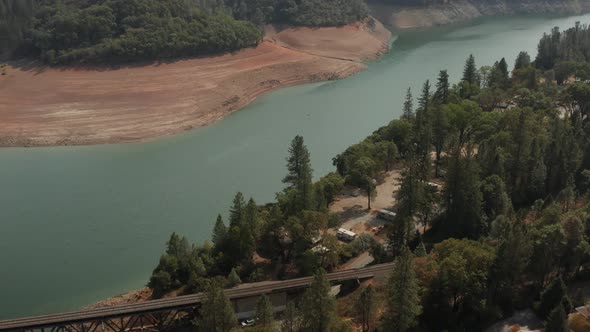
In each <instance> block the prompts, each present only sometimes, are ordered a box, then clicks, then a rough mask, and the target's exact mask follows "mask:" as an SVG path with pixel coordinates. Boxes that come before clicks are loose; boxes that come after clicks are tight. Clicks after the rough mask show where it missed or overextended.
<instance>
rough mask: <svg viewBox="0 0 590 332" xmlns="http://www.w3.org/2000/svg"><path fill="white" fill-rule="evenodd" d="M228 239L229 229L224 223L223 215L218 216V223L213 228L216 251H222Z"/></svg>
mask: <svg viewBox="0 0 590 332" xmlns="http://www.w3.org/2000/svg"><path fill="white" fill-rule="evenodd" d="M226 238H227V227H226V226H225V224H224V223H223V218H222V217H221V215H217V221H216V222H215V227H213V236H212V240H213V244H214V245H215V248H216V249H220V248H221V247H222V246H223V244H224V242H225V240H226Z"/></svg>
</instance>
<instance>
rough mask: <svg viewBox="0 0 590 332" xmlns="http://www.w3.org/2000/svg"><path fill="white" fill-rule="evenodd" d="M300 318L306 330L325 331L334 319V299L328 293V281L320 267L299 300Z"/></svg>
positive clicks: (328, 329)
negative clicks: (300, 300)
mask: <svg viewBox="0 0 590 332" xmlns="http://www.w3.org/2000/svg"><path fill="white" fill-rule="evenodd" d="M301 311H302V320H303V325H304V327H305V330H306V331H314V332H315V331H317V332H325V331H330V328H331V326H332V324H333V323H334V320H335V315H336V301H335V299H334V298H333V297H332V295H330V283H329V282H328V278H327V274H326V271H324V269H322V268H320V269H318V270H317V272H316V273H315V274H314V276H313V281H312V282H311V285H310V286H309V288H308V289H307V290H306V291H305V294H304V295H303V299H302V302H301Z"/></svg>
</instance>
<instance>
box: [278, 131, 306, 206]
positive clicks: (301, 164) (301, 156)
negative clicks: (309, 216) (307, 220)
mask: <svg viewBox="0 0 590 332" xmlns="http://www.w3.org/2000/svg"><path fill="white" fill-rule="evenodd" d="M287 171H288V173H287V175H286V176H285V178H284V179H283V183H285V184H287V185H288V187H287V188H286V189H285V191H286V192H289V191H293V193H294V198H293V202H291V204H292V206H291V212H292V213H297V212H299V211H303V210H309V209H311V207H312V204H313V201H312V194H313V192H312V173H313V170H312V168H311V160H310V156H309V151H308V150H307V147H306V146H305V144H304V141H303V137H302V136H299V135H297V136H295V138H294V139H293V141H291V146H290V147H289V157H288V158H287Z"/></svg>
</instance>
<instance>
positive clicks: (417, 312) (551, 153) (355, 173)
mask: <svg viewBox="0 0 590 332" xmlns="http://www.w3.org/2000/svg"><path fill="white" fill-rule="evenodd" d="M556 31H558V30H556V29H554V31H553V32H552V34H551V35H547V36H544V37H543V38H542V39H541V41H540V42H539V51H538V55H537V58H536V60H535V61H531V57H530V56H529V55H528V54H527V53H526V52H520V53H519V54H518V56H517V59H516V62H515V64H514V66H513V69H512V70H510V69H509V65H508V64H507V62H506V61H505V59H499V60H498V61H497V62H495V63H494V64H493V65H492V66H483V67H480V68H478V67H477V66H476V59H475V58H474V57H473V56H469V57H468V59H467V60H466V62H465V67H464V72H463V76H462V78H461V80H460V81H459V83H457V84H451V83H450V78H449V75H448V73H447V71H446V70H441V71H440V73H439V76H438V78H437V79H436V82H435V83H433V84H431V83H430V82H429V81H426V82H425V83H424V85H423V87H422V90H421V92H420V94H419V98H418V99H417V103H415V100H414V98H413V97H412V92H411V90H410V89H408V91H407V97H406V101H405V102H404V104H403V105H400V107H401V111H402V112H401V113H402V116H401V117H400V119H396V120H393V121H391V122H390V123H389V124H387V125H386V126H384V127H382V128H379V129H378V130H376V131H375V132H374V133H373V134H372V135H370V136H369V137H367V138H366V139H365V140H363V141H362V142H360V143H358V144H355V145H353V146H351V147H349V148H348V149H346V150H345V151H344V152H342V153H341V154H339V155H337V156H336V157H335V158H334V159H333V160H334V165H335V166H336V170H337V171H336V172H333V173H330V174H328V175H326V176H324V177H323V178H321V179H320V180H319V181H317V182H315V183H314V182H312V168H311V164H310V155H309V152H308V150H307V148H306V146H305V144H304V141H303V138H302V137H300V136H297V137H295V138H294V139H293V141H292V143H291V146H290V149H289V151H288V154H287V156H288V157H287V165H286V166H287V167H286V168H287V171H286V176H285V178H284V180H283V182H284V184H285V189H284V190H283V191H282V192H280V193H278V194H277V200H276V202H273V203H269V204H266V205H264V206H259V205H257V204H256V202H255V201H254V200H252V199H249V200H246V199H245V198H244V197H243V195H242V194H240V193H238V194H237V195H236V196H235V198H234V200H233V202H232V204H231V209H230V213H229V224H226V223H225V222H224V220H223V219H222V217H221V216H219V217H218V219H217V221H216V223H215V227H214V231H213V237H212V242H211V243H209V242H207V243H205V244H204V245H202V246H198V245H192V246H191V245H190V244H189V243H188V241H187V239H186V238H184V237H181V236H179V235H177V234H173V235H172V236H171V237H170V240H169V241H168V243H167V250H166V253H165V254H164V255H163V256H162V257H161V259H160V262H159V264H158V266H157V268H156V269H155V270H154V273H153V275H152V277H151V279H150V281H149V286H150V287H151V288H152V289H154V291H155V294H156V296H159V295H162V294H165V293H167V292H169V291H172V290H176V289H180V290H181V291H183V292H187V293H190V292H197V291H204V292H205V294H206V295H207V298H208V299H211V301H209V302H207V303H205V304H204V306H203V308H202V312H201V313H202V315H201V317H200V318H197V319H196V320H195V321H194V324H195V326H196V327H197V328H198V329H200V330H203V331H206V330H218V331H222V330H224V331H226V330H229V329H222V328H219V326H221V325H223V326H224V327H227V326H230V327H231V326H235V324H236V320H235V316H234V315H233V310H232V308H231V305H228V304H227V303H229V302H228V300H227V298H225V296H224V295H223V292H222V291H221V290H222V289H223V287H231V286H234V285H237V284H239V283H241V282H254V281H260V280H268V279H271V278H272V279H283V278H288V277H292V276H296V275H310V274H314V282H313V283H312V286H311V287H310V288H309V289H308V290H307V291H306V292H305V294H304V295H303V296H302V297H301V298H300V299H299V300H297V301H292V302H290V303H289V306H288V308H287V311H286V312H285V313H284V314H283V326H282V330H284V331H346V330H351V325H350V320H346V319H343V318H342V317H341V315H343V313H342V312H345V315H346V316H347V317H352V318H353V322H355V323H356V324H358V325H357V326H362V328H363V330H365V331H370V330H376V331H377V330H378V331H482V330H484V329H485V328H486V327H488V326H490V325H491V324H492V323H493V322H496V321H498V320H500V319H502V318H504V317H509V316H510V315H512V313H514V312H515V311H516V310H522V309H525V308H532V309H533V310H534V312H535V313H536V315H537V316H538V317H539V318H540V319H542V320H543V321H544V322H545V324H546V325H545V327H546V331H548V332H552V331H559V332H566V331H569V329H570V328H571V329H573V328H574V327H573V326H574V325H573V324H574V322H572V320H571V319H570V320H569V322H568V314H569V313H571V312H572V311H573V308H574V307H576V306H580V305H583V304H584V303H585V300H586V297H585V296H584V294H582V293H581V292H580V291H581V289H580V288H578V290H579V291H577V292H572V290H571V289H568V287H567V284H575V283H580V282H581V283H586V284H587V282H588V281H590V275H589V274H588V272H587V268H588V264H590V244H589V243H590V196H589V192H590V148H589V146H590V145H589V144H588V142H589V140H590V127H589V122H588V121H589V119H590V113H589V112H590V83H589V82H588V81H586V78H585V75H586V71H585V70H582V71H580V72H578V71H577V70H574V71H572V72H570V73H567V74H564V75H565V77H564V78H563V79H562V80H560V81H558V80H556V76H558V75H557V74H558V72H559V70H560V69H559V68H558V67H559V64H560V63H563V62H568V63H571V64H572V66H573V67H574V68H585V66H587V65H588V63H587V58H586V57H585V56H582V55H583V54H588V53H587V52H588V50H589V49H588V48H589V47H590V43H587V42H585V40H586V38H587V37H585V36H588V33H589V29H588V27H587V26H585V25H579V24H576V26H575V27H573V28H571V29H568V30H566V31H564V32H561V33H559V34H557V33H556ZM548 36H550V37H548ZM580 36H584V37H580ZM572 39H574V40H577V41H578V42H575V43H572V42H570V40H572ZM548 40H549V41H548ZM547 43H550V45H549V46H548V45H547ZM546 49H551V50H552V52H549V53H547V52H546ZM578 74H579V75H581V76H578ZM396 113H399V112H396ZM394 167H395V168H401V169H402V173H401V174H402V177H401V180H400V182H401V183H400V187H399V190H398V191H397V192H395V193H394V195H395V196H396V198H397V199H396V206H395V207H394V209H395V211H396V212H397V216H396V220H395V221H394V222H393V223H391V224H390V225H389V227H388V229H387V231H386V233H387V239H388V241H389V243H387V245H383V244H381V243H379V242H378V241H376V239H375V237H374V236H372V235H371V234H363V235H361V236H359V237H357V238H356V239H355V240H354V241H352V242H350V243H346V244H344V243H341V242H339V241H338V240H337V239H336V237H335V236H333V235H330V234H328V233H326V230H327V229H329V228H334V227H339V225H340V223H341V221H340V219H339V218H338V216H336V215H334V214H331V213H329V212H328V209H327V207H328V206H329V205H330V203H331V202H332V201H333V200H334V199H335V197H336V195H338V194H339V193H340V192H341V191H342V189H343V188H344V187H345V186H353V187H358V188H360V189H362V190H364V191H365V192H366V194H367V199H368V203H369V204H370V201H371V197H372V196H373V195H372V194H374V193H375V181H374V179H376V178H379V177H380V176H381V175H383V174H384V172H388V171H389V170H391V169H392V168H394ZM431 181H437V182H438V183H442V184H443V186H442V190H438V189H436V188H433V186H432V185H431ZM320 236H321V247H320V248H321V250H317V248H318V247H317V246H316V244H315V243H316V242H317V239H318V237H320ZM362 252H369V253H370V254H371V255H372V256H373V257H374V258H375V263H381V262H387V261H394V262H395V268H394V269H393V270H392V274H391V278H390V280H389V282H388V283H386V284H385V285H382V286H379V285H373V286H369V287H364V288H362V289H360V290H359V291H358V292H357V293H356V295H355V296H354V297H352V298H350V297H348V298H346V299H340V300H339V301H352V302H346V303H347V304H345V305H343V306H339V307H338V308H341V309H340V310H337V306H336V305H335V304H334V301H335V300H334V298H333V297H331V296H330V295H329V294H328V293H329V292H328V289H329V283H328V282H327V280H326V277H325V273H326V272H325V271H330V270H333V269H335V268H336V267H337V266H339V265H340V264H341V263H343V262H345V261H347V260H348V259H350V258H351V257H354V256H356V255H358V254H360V253H362ZM255 256H256V257H259V258H263V259H262V260H261V259H257V260H256V261H255V260H254V259H253V257H255ZM586 296H587V294H586ZM313 299H316V300H313ZM318 303H319V304H318ZM321 305H323V307H319V306H321ZM342 307H346V308H344V309H342ZM347 308H348V309H347ZM376 308H385V310H384V311H383V312H382V311H381V310H377V309H376ZM212 312H217V313H219V315H222V314H223V317H220V316H219V315H218V316H216V322H217V323H212V322H211V319H210V318H209V317H210V315H211V313H212ZM207 315H209V316H207ZM339 315H340V316H339ZM256 317H258V319H259V322H260V324H258V326H259V329H260V328H262V329H263V330H265V331H266V330H268V331H274V330H276V327H273V325H272V324H271V323H270V322H272V320H273V319H274V317H273V315H272V312H271V313H270V314H269V304H268V299H266V298H265V297H261V298H260V300H259V305H258V306H257V310H256ZM568 324H569V326H568Z"/></svg>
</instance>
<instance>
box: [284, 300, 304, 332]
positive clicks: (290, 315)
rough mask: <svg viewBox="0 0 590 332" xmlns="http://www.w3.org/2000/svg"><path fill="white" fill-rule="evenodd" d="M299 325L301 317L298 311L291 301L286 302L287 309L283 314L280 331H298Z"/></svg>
mask: <svg viewBox="0 0 590 332" xmlns="http://www.w3.org/2000/svg"><path fill="white" fill-rule="evenodd" d="M300 325H301V316H300V312H299V310H297V307H296V306H295V303H293V301H289V302H287V308H286V309H285V313H284V314H283V324H281V330H282V331H284V332H295V331H299V328H300Z"/></svg>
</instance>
